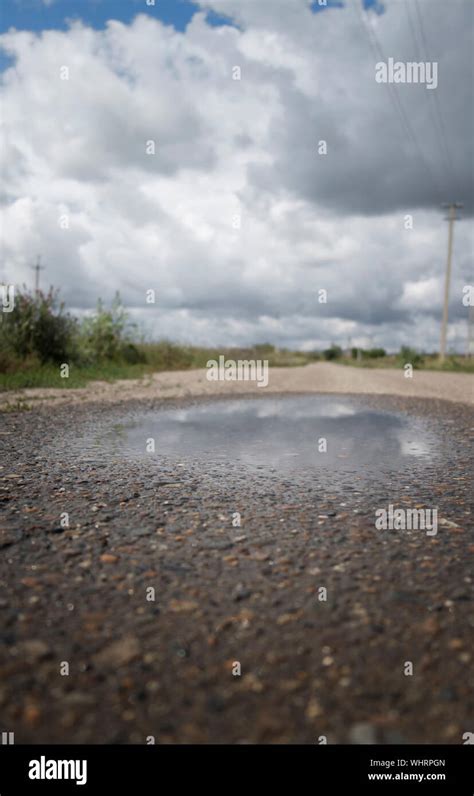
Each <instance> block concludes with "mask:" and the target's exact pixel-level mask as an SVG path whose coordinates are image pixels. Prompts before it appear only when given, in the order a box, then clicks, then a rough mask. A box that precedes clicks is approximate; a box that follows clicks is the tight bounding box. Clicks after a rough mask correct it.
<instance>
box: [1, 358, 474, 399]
mask: <svg viewBox="0 0 474 796" xmlns="http://www.w3.org/2000/svg"><path fill="white" fill-rule="evenodd" d="M251 392H255V393H258V394H259V395H263V394H266V393H302V392H308V393H347V394H349V393H352V394H354V395H398V396H405V397H414V398H436V399H440V400H445V401H455V402H457V403H464V404H471V405H472V404H474V376H472V375H471V374H468V373H451V372H450V373H440V372H437V371H421V370H415V371H414V372H413V377H412V378H406V377H405V372H404V371H403V370H401V369H400V370H396V369H383V370H382V369H381V370H375V369H370V368H353V367H348V366H343V365H334V364H332V363H329V362H317V363H315V364H312V365H306V366H304V367H295V368H271V370H270V374H269V383H268V386H266V387H260V388H259V387H258V386H257V383H256V382H250V381H208V380H207V378H206V372H205V371H204V370H202V369H200V370H186V371H174V372H166V373H155V374H153V375H151V376H147V377H145V378H143V379H139V380H135V379H130V380H125V381H116V382H113V383H108V382H99V381H96V382H90V384H88V386H87V387H85V388H82V389H70V390H68V389H54V388H44V389H43V388H33V389H25V390H15V391H11V392H5V393H2V394H1V395H0V410H1V409H6V408H8V407H11V406H14V405H17V404H18V403H19V402H20V403H21V402H23V403H26V404H29V405H31V404H34V405H35V406H40V405H51V404H54V405H57V404H59V403H61V404H63V403H78V402H80V403H83V402H101V403H102V402H104V403H121V402H123V401H129V400H141V399H148V398H151V399H155V398H182V397H194V396H202V395H209V396H214V395H237V394H243V393H246V394H248V393H251Z"/></svg>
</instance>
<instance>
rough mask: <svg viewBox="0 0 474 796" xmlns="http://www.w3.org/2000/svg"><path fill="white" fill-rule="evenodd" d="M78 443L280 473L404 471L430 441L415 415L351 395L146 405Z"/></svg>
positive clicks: (425, 455) (96, 449) (98, 449)
mask: <svg viewBox="0 0 474 796" xmlns="http://www.w3.org/2000/svg"><path fill="white" fill-rule="evenodd" d="M151 441H153V443H152V442H151ZM79 444H80V447H81V451H82V453H86V454H87V453H89V454H91V455H94V454H95V455H97V454H100V457H101V459H102V460H103V458H104V456H106V455H110V456H111V457H113V458H116V457H117V456H120V457H121V458H126V457H131V458H134V459H136V458H139V457H142V458H143V457H147V458H150V457H151V458H153V459H155V460H156V461H158V462H159V461H162V462H164V461H166V462H170V463H171V462H173V461H176V462H178V461H183V460H187V461H190V460H191V461H194V462H199V461H202V462H205V463H206V465H209V464H216V463H225V462H228V463H232V464H236V463H237V464H240V465H242V466H245V467H246V468H258V469H259V470H261V469H267V468H274V469H276V470H279V471H283V472H291V471H295V470H303V469H304V470H306V471H308V470H318V469H324V470H326V471H327V470H328V469H329V470H333V471H334V470H352V471H359V470H361V469H365V470H369V471H370V470H373V471H380V470H382V469H383V470H394V469H400V468H402V469H403V467H404V466H405V465H406V464H407V462H408V460H410V459H411V460H412V462H413V460H415V459H416V460H418V461H419V462H421V461H422V460H428V459H430V458H431V457H432V456H433V455H434V453H435V450H436V447H437V439H436V437H435V436H434V435H433V433H432V432H431V431H429V430H428V429H427V427H426V424H425V423H424V422H423V421H421V420H419V419H417V418H410V417H409V416H407V415H402V414H397V413H394V412H385V411H379V410H375V409H372V408H369V407H367V406H364V405H363V403H357V402H356V401H355V400H354V399H345V398H341V399H335V398H334V397H323V396H297V397H291V398H287V397H285V398H273V399H267V398H265V399H256V400H252V399H239V400H229V401H213V402H209V403H200V404H196V405H192V406H188V407H183V408H179V409H159V410H156V411H147V412H144V413H142V414H140V415H134V416H133V417H130V418H129V419H127V418H125V419H124V420H123V421H122V422H121V423H120V424H114V425H111V426H109V427H105V428H103V429H101V431H100V432H97V433H96V434H95V435H94V437H92V436H89V438H83V439H82V440H80V441H79ZM153 446H154V451H153V450H152V448H153Z"/></svg>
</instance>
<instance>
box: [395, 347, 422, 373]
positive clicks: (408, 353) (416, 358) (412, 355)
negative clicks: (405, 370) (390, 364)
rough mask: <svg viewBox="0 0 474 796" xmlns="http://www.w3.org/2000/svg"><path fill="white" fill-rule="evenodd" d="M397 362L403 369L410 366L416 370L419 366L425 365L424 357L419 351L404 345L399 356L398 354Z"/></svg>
mask: <svg viewBox="0 0 474 796" xmlns="http://www.w3.org/2000/svg"><path fill="white" fill-rule="evenodd" d="M397 362H398V364H399V365H401V367H403V366H404V365H406V364H410V365H413V367H414V368H417V367H418V366H419V365H422V364H423V357H422V356H421V354H419V353H418V351H415V349H414V348H410V347H409V346H407V345H402V347H401V348H400V352H399V354H397Z"/></svg>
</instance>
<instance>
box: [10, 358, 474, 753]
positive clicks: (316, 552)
mask: <svg viewBox="0 0 474 796" xmlns="http://www.w3.org/2000/svg"><path fill="white" fill-rule="evenodd" d="M273 373H274V374H275V375H274V376H273ZM303 374H305V377H304V379H305V381H304V391H305V392H306V393H308V392H311V391H312V390H316V389H320V390H322V391H324V392H326V391H328V390H329V385H330V384H332V385H334V383H335V382H336V381H337V382H338V386H339V387H340V388H341V391H342V392H346V391H348V390H349V387H350V388H351V392H353V393H363V392H364V389H365V386H366V385H367V384H368V383H369V384H370V388H371V390H372V391H373V392H381V393H383V392H386V391H387V390H388V388H389V387H390V391H391V392H392V393H393V392H396V390H397V389H398V388H399V389H400V391H402V392H403V393H404V397H396V396H394V395H392V397H388V396H378V397H377V396H372V397H368V396H367V397H361V396H360V395H359V397H358V398H354V399H348V400H354V401H356V402H358V403H357V405H358V406H360V405H363V406H367V407H371V408H374V409H378V410H381V411H390V412H395V413H397V414H399V416H400V417H401V418H406V419H407V422H408V420H410V421H411V420H413V419H414V420H415V421H416V422H420V423H422V424H423V426H424V427H425V428H426V429H427V430H428V431H429V432H430V433H432V434H433V435H435V436H436V439H437V440H438V456H435V457H433V458H430V457H428V458H426V457H420V458H417V457H416V456H414V457H411V458H407V460H406V465H405V466H404V467H398V468H397V469H396V470H394V471H393V472H389V471H388V470H387V469H386V468H382V467H381V468H380V473H375V474H370V477H368V474H367V473H366V472H364V468H363V467H361V468H360V471H357V470H356V471H354V470H353V471H351V472H342V471H341V472H338V471H336V472H335V473H334V477H333V479H329V482H328V479H325V481H324V483H323V480H320V479H318V478H317V477H315V474H314V473H311V472H304V471H301V472H299V471H298V472H295V473H292V474H291V473H290V474H288V473H287V472H283V471H281V470H279V468H278V464H277V463H276V464H275V467H274V468H267V467H262V468H261V469H258V468H257V469H256V468H249V467H245V466H244V465H243V464H241V463H240V464H237V463H235V462H233V460H232V455H231V453H230V455H229V456H228V457H227V459H226V460H224V461H217V460H213V461H208V462H207V461H203V460H202V458H201V460H199V461H197V460H195V459H193V458H192V457H183V458H181V459H180V460H179V461H176V460H172V459H166V458H164V459H163V458H161V457H158V459H157V458H155V457H147V456H143V457H141V458H137V457H135V458H133V457H129V456H126V455H122V453H121V452H120V448H118V449H117V450H116V451H113V450H112V451H111V450H110V449H108V450H106V449H103V450H102V451H101V440H102V439H103V437H104V435H105V434H106V430H107V429H108V428H110V426H111V424H113V425H114V427H116V428H120V426H121V425H124V424H125V425H126V424H127V423H128V422H129V421H130V417H132V416H133V415H134V413H137V412H142V411H144V410H146V411H153V412H155V411H156V412H159V411H160V410H161V409H162V408H163V406H166V407H167V408H170V407H176V408H178V409H182V408H183V407H186V406H188V405H190V404H192V405H194V404H195V403H196V401H197V402H198V403H199V401H205V400H206V399H205V398H201V399H189V398H188V399H182V398H180V399H173V400H167V401H163V400H162V399H160V398H159V397H157V395H158V394H159V395H161V396H162V395H163V394H164V393H165V394H166V390H165V386H166V385H168V387H169V392H170V393H171V392H172V391H173V390H174V389H176V390H181V391H182V392H183V393H186V391H187V390H188V389H191V386H190V385H192V384H193V381H192V380H193V379H195V378H197V377H196V374H195V373H189V372H188V373H180V374H162V375H160V376H157V377H156V378H155V379H154V380H152V384H151V386H150V388H145V389H149V390H150V393H148V395H150V397H149V398H147V399H146V400H144V399H143V398H141V400H136V401H128V402H126V403H110V402H107V403H104V402H103V400H104V395H105V393H106V392H107V390H108V389H109V387H107V388H105V387H104V388H101V389H103V390H104V393H103V394H101V396H100V400H98V401H96V402H95V403H87V404H85V405H84V404H83V403H82V401H80V402H77V403H76V404H75V405H64V406H62V405H60V401H58V402H57V403H58V405H57V406H55V409H54V411H52V409H51V406H50V405H48V404H46V405H45V406H39V407H38V408H36V409H35V410H34V411H32V412H19V413H12V412H10V413H8V414H6V415H4V416H3V418H4V421H5V422H4V423H3V424H2V433H1V435H0V444H1V445H2V448H3V452H2V464H1V467H2V470H1V474H2V487H3V491H2V497H1V501H2V502H1V506H2V517H1V525H0V620H1V635H2V642H3V643H2V645H1V652H0V711H1V715H2V730H4V731H12V732H14V733H15V742H16V743H35V742H38V743H39V742H46V743H48V742H49V743H80V742H82V743H130V742H131V743H146V742H147V739H148V742H150V741H151V738H153V739H154V740H155V741H156V743H170V742H176V743H208V742H212V743H221V742H230V743H245V742H248V743H282V742H289V743H296V742H301V743H321V742H322V741H324V739H326V740H327V742H328V743H364V742H378V743H393V742H394V743H397V742H400V743H403V742H415V743H426V742H435V743H441V742H448V743H456V744H458V743H462V735H463V734H464V733H465V732H469V731H471V732H472V731H474V700H473V690H474V689H473V667H472V637H473V625H474V611H473V610H472V609H473V588H472V586H473V584H472V577H473V576H472V553H473V552H474V540H473V538H472V478H471V472H472V466H471V461H472V459H471V453H470V449H469V438H470V437H471V438H472V431H473V428H474V409H473V408H472V407H470V406H468V405H467V403H468V402H469V400H470V396H469V393H470V387H469V384H470V382H469V377H467V378H464V377H463V376H462V375H459V376H449V385H450V386H448V382H447V380H445V379H444V378H440V377H444V376H446V375H447V374H433V373H422V372H420V373H417V372H415V377H414V379H413V381H411V383H410V386H409V388H407V381H408V380H404V379H403V375H401V374H400V372H387V371H359V370H357V369H351V370H350V372H349V369H346V368H342V367H340V368H338V367H337V366H332V365H315V366H309V367H307V368H301V369H297V370H296V369H292V370H291V371H285V372H281V373H280V372H277V371H274V372H273V371H272V375H271V381H270V385H271V389H276V386H277V383H278V380H280V381H283V382H284V381H285V379H290V378H291V387H290V391H294V392H296V391H297V387H298V385H299V384H300V383H302V382H301V380H302V379H303ZM201 378H202V374H201ZM186 379H189V382H186ZM396 379H398V380H399V382H397V381H396ZM338 380H339V381H338ZM400 380H401V381H400ZM175 381H176V385H181V386H180V387H178V386H175V387H173V385H174V384H175ZM200 384H201V387H202V390H203V392H205V391H206V388H207V387H208V386H209V385H208V383H207V382H205V381H202V382H200ZM397 385H398V386H397ZM225 386H227V385H225ZM232 386H233V388H234V389H233V391H232V392H233V396H234V397H235V392H236V389H235V388H236V386H237V387H239V386H241V385H235V383H234V384H232ZM247 386H248V385H247ZM110 389H111V390H112V391H117V390H118V389H120V388H119V387H117V386H116V385H113V386H112V387H110ZM127 389H128V384H127ZM410 390H412V391H414V390H419V391H421V394H423V395H426V394H427V393H430V394H431V395H432V397H431V398H430V399H428V398H425V399H423V400H421V399H420V398H415V397H411V398H410V397H406V393H407V391H410ZM87 392H88V391H86V394H87ZM261 392H263V393H265V394H266V395H267V394H268V393H267V390H262V391H261ZM448 393H449V394H448ZM440 394H443V397H445V398H448V399H449V400H444V401H441V400H435V399H434V397H437V396H439V395H440ZM127 395H128V393H127ZM433 396H434V397H433ZM456 396H457V397H458V399H459V400H463V401H465V403H464V404H463V403H456V402H454V400H453V399H454V398H455V397H456ZM121 397H122V398H124V397H125V396H124V395H122V394H121ZM106 400H107V401H109V399H108V398H107V399H106ZM220 400H222V401H225V400H226V398H225V397H222V398H221V399H220ZM282 400H283V399H282ZM334 400H335V401H336V396H335V397H334ZM91 434H92V435H94V434H95V435H96V438H97V440H98V447H97V448H96V449H94V450H91V449H89V448H88V447H87V446H86V445H84V446H81V442H80V441H81V440H82V439H86V438H90V437H91ZM389 503H392V504H395V505H397V506H402V507H428V506H431V507H432V506H436V507H437V508H438V517H439V520H438V523H439V527H438V532H437V534H436V535H433V536H429V535H428V534H427V533H426V532H425V531H420V530H412V531H394V530H392V531H390V530H385V531H377V530H376V529H375V528H374V509H375V508H376V507H383V506H387V504H389ZM236 513H238V514H239V515H240V525H239V524H236V516H237V514H236ZM66 514H67V517H68V521H69V525H67V524H66V525H65V516H66ZM321 589H325V590H326V599H322V596H323V595H324V592H322V591H321ZM407 663H408V664H410V663H411V664H412V666H413V673H412V674H410V673H409V671H408V670H409V669H410V667H409V666H408V667H407Z"/></svg>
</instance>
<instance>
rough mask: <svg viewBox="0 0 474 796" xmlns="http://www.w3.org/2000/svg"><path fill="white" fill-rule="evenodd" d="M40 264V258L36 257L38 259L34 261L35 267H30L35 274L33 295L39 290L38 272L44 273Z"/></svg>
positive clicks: (43, 267)
mask: <svg viewBox="0 0 474 796" xmlns="http://www.w3.org/2000/svg"><path fill="white" fill-rule="evenodd" d="M40 263H41V256H40V255H38V259H37V260H36V265H32V266H31V268H32V269H33V271H35V272H36V273H35V293H37V292H38V290H39V281H40V280H39V273H40V271H44V269H45V266H44V265H40Z"/></svg>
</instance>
